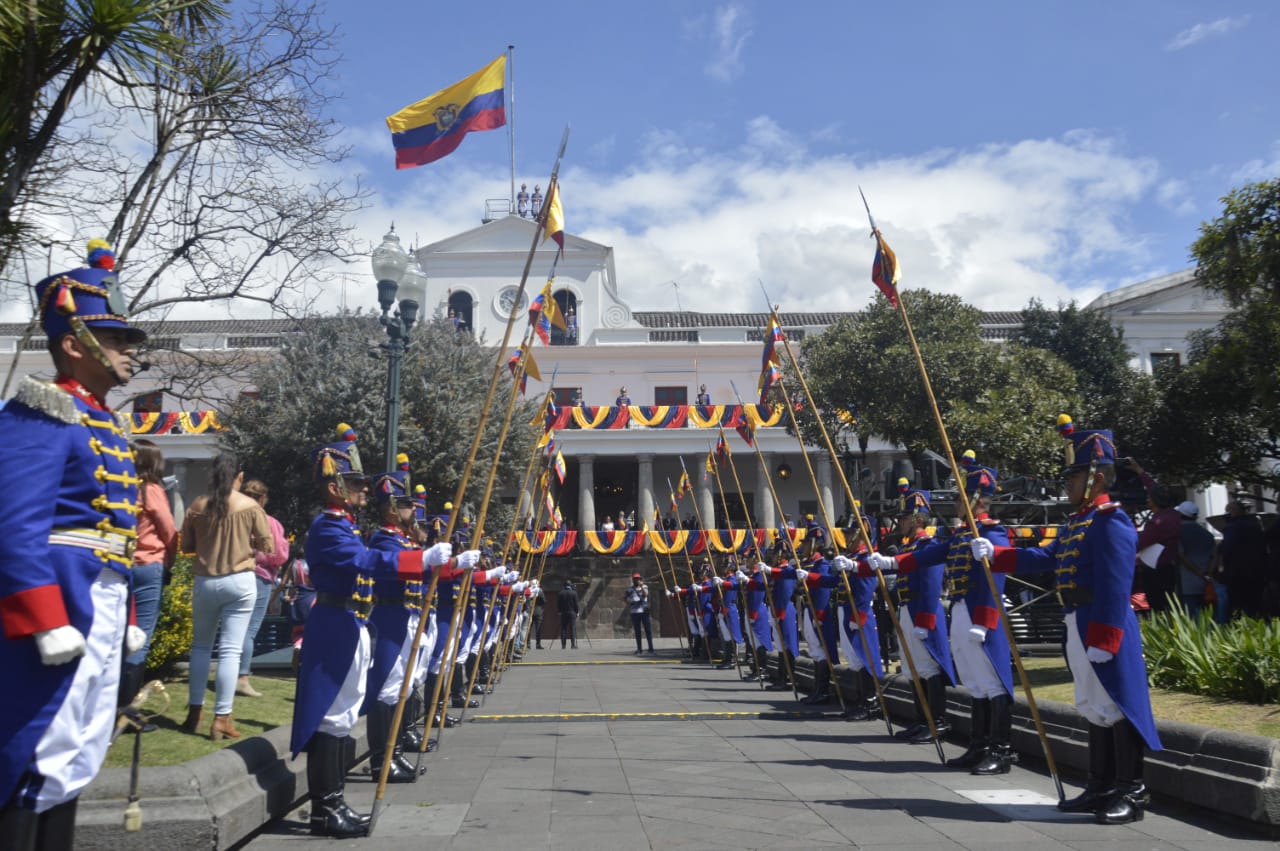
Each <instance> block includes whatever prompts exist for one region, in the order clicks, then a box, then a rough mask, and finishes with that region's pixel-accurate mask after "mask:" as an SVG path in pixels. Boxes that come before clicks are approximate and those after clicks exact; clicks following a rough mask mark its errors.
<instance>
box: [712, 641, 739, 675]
mask: <svg viewBox="0 0 1280 851" xmlns="http://www.w3.org/2000/svg"><path fill="white" fill-rule="evenodd" d="M721 646H722V647H723V650H722V651H721V653H722V655H723V657H724V658H722V659H721V660H720V664H719V665H716V667H717V668H720V669H721V670H725V669H728V668H732V667H733V666H734V665H736V664H738V644H737V642H735V641H725V642H722V644H721Z"/></svg>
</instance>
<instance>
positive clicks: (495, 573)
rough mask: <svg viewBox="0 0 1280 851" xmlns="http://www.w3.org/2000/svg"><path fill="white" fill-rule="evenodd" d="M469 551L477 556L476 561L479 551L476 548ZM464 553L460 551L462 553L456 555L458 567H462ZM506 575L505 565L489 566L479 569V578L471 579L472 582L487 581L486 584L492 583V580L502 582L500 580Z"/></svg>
mask: <svg viewBox="0 0 1280 851" xmlns="http://www.w3.org/2000/svg"><path fill="white" fill-rule="evenodd" d="M471 552H474V553H476V556H477V559H476V560H477V561H478V560H479V551H478V550H471ZM465 555H466V553H462V555H459V556H458V567H462V556H465ZM463 570H466V568H463ZM472 575H473V576H474V574H472ZM506 575H507V569H506V568H505V567H492V568H490V569H488V570H482V571H480V578H479V579H472V580H471V581H472V582H481V581H483V582H486V583H488V584H492V583H494V582H502V581H504V577H505V576H506Z"/></svg>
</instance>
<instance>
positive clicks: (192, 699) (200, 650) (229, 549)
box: [182, 452, 272, 742]
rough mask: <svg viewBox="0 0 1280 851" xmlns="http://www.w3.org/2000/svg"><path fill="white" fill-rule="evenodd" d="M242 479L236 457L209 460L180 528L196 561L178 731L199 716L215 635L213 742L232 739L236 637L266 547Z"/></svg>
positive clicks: (258, 511)
mask: <svg viewBox="0 0 1280 851" xmlns="http://www.w3.org/2000/svg"><path fill="white" fill-rule="evenodd" d="M243 480H244V473H243V472H242V471H241V470H240V462H239V460H238V459H237V458H236V456H235V455H232V454H230V453H226V452H224V453H222V454H220V455H219V456H218V457H217V458H215V459H214V461H213V475H212V477H211V480H210V491H209V493H208V494H207V495H206V496H202V497H200V498H198V499H197V500H196V501H195V502H193V503H192V504H191V508H190V509H189V510H188V511H187V516H186V519H185V520H184V521H183V524H182V548H183V551H184V552H188V553H194V554H195V557H196V559H195V563H194V564H193V565H192V568H191V573H192V576H193V579H194V581H193V585H192V589H191V620H192V636H191V672H190V677H189V684H188V691H187V719H186V721H184V722H183V727H185V728H186V729H187V730H188V731H189V732H192V733H194V732H196V730H197V729H198V728H199V726H200V722H201V721H202V719H203V717H204V692H205V686H206V684H207V682H208V680H209V667H210V665H211V658H210V657H211V655H212V652H213V637H214V634H215V633H217V634H218V674H217V681H216V686H215V702H214V719H213V726H212V727H211V728H210V729H209V738H211V739H213V740H214V741H215V742H217V741H221V740H222V739H223V737H227V738H232V739H236V738H239V737H240V732H239V731H238V730H236V728H235V724H234V722H233V721H232V718H231V710H232V706H233V703H234V700H235V688H236V679H237V678H238V677H239V675H240V653H241V650H242V649H243V647H244V636H245V633H246V632H247V631H248V629H249V621H250V619H251V618H252V616H253V604H254V602H255V601H256V600H257V596H258V587H257V583H258V580H257V577H255V576H254V573H253V567H254V562H255V558H254V552H255V551H259V550H260V551H266V552H271V549H272V542H271V527H270V526H269V525H268V524H267V514H266V512H265V511H263V510H262V506H261V505H259V504H258V502H257V500H253V499H250V498H249V497H247V496H245V495H244V494H242V493H240V484H241V482H242V481H243ZM219 626H221V631H220V632H219Z"/></svg>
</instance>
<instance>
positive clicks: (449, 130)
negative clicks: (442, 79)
mask: <svg viewBox="0 0 1280 851" xmlns="http://www.w3.org/2000/svg"><path fill="white" fill-rule="evenodd" d="M506 78H507V57H506V55H505V54H503V55H502V56H499V57H498V58H497V59H495V60H493V61H492V62H490V63H489V64H488V65H486V66H484V67H483V68H481V69H480V70H479V71H477V72H475V73H474V74H472V75H471V76H470V77H467V78H466V79H465V80H461V81H460V82H457V83H454V84H453V85H452V86H449V87H447V88H444V89H441V90H440V91H438V92H436V93H435V94H433V95H429V96H427V97H425V98H423V99H422V100H420V101H418V102H417V103H412V104H410V105H409V106H406V107H405V108H404V109H402V110H400V111H399V112H397V113H396V114H395V115H390V116H387V127H388V128H389V129H390V130H391V144H392V145H393V146H394V147H395V149H396V168H398V169H399V168H413V167H414V166H419V165H426V164H427V163H429V162H435V161H436V160H438V159H440V158H441V157H444V156H447V155H448V154H451V153H453V152H454V150H455V149H456V148H457V147H458V145H460V144H462V139H463V137H464V136H466V135H467V134H468V133H470V132H472V131H473V130H475V131H479V130H496V129H497V128H499V127H502V126H504V125H506V123H507V112H506V100H505V93H506Z"/></svg>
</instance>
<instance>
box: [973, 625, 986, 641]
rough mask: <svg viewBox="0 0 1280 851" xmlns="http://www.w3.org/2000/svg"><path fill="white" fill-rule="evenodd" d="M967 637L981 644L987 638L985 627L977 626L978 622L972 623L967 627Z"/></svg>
mask: <svg viewBox="0 0 1280 851" xmlns="http://www.w3.org/2000/svg"><path fill="white" fill-rule="evenodd" d="M969 637H970V638H971V639H973V641H974V642H975V643H977V644H981V643H982V642H984V641H986V640H987V628H986V627H985V626H978V624H974V625H973V626H971V627H969Z"/></svg>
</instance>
